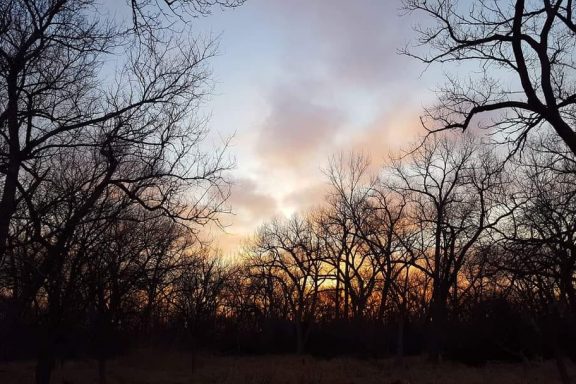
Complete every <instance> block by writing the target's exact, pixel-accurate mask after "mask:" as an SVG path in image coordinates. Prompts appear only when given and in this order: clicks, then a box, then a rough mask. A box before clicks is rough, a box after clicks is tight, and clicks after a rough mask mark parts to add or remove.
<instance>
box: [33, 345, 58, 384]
mask: <svg viewBox="0 0 576 384" xmlns="http://www.w3.org/2000/svg"><path fill="white" fill-rule="evenodd" d="M54 364H55V360H54V354H53V353H52V351H51V348H50V346H49V345H44V346H43V347H42V350H41V351H40V353H39V354H38V360H37V361H36V373H35V379H36V384H50V379H51V377H52V371H53V370H54Z"/></svg>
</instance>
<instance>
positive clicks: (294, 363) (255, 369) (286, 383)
mask: <svg viewBox="0 0 576 384" xmlns="http://www.w3.org/2000/svg"><path fill="white" fill-rule="evenodd" d="M33 372H34V364H33V363H32V362H30V363H22V362H20V363H8V364H0V383H2V384H16V383H32V382H33ZM559 382H560V381H559V380H558V374H557V372H556V369H555V366H554V364H553V363H552V362H543V363H530V364H488V365H486V366H483V367H469V366H465V365H459V364H453V363H442V364H438V365H435V364H430V363H427V362H425V361H423V360H422V359H418V358H411V359H407V360H406V364H405V367H403V368H401V367H398V366H397V365H396V364H394V361H392V360H358V359H350V358H335V359H329V360H327V359H317V358H313V357H298V356H251V357H225V356H208V355H192V354H185V353H175V352H151V351H139V352H137V353H134V354H132V355H130V356H126V357H122V358H118V359H115V360H112V361H110V363H109V365H108V384H132V383H134V384H136V383H139V384H140V383H141V384H160V383H162V384H196V383H197V384H205V383H206V384H211V383H226V384H228V383H229V384H236V383H238V384H276V383H278V384H324V383H326V384H328V383H330V384H353V383H357V384H372V383H378V384H392V383H394V384H408V383H410V384H420V383H422V384H436V383H437V384H451V383H454V384H456V383H499V384H513V383H514V384H516V383H518V384H528V383H531V384H532V383H534V384H535V383H547V384H548V383H550V384H553V383H559ZM53 383H54V384H61V383H62V384H88V383H97V368H96V364H95V363H94V362H92V361H89V360H86V361H73V362H72V361H70V362H66V363H65V364H64V366H63V367H59V368H58V369H57V371H56V372H55V375H54V380H53Z"/></svg>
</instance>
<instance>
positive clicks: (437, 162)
mask: <svg viewBox="0 0 576 384" xmlns="http://www.w3.org/2000/svg"><path fill="white" fill-rule="evenodd" d="M494 159H495V157H494V155H493V154H491V153H482V152H479V148H478V145H477V144H476V143H474V142H473V141H472V140H460V141H455V140H450V139H449V138H447V137H436V138H434V140H431V141H427V142H425V143H424V144H423V145H422V146H420V147H419V148H418V149H417V150H416V151H415V152H413V153H412V155H411V157H410V159H409V161H408V162H407V163H399V162H397V163H396V164H394V165H393V168H392V177H393V178H394V181H393V185H394V187H393V188H394V189H396V190H397V191H398V192H399V193H400V194H401V195H403V196H406V199H407V201H408V203H407V204H408V207H407V208H406V209H407V211H408V215H409V216H410V217H411V219H410V221H411V222H412V223H413V225H415V226H416V227H417V228H418V232H419V235H418V240H417V241H414V242H412V243H411V247H412V248H409V249H408V250H407V251H408V252H409V253H411V255H412V256H411V257H410V258H409V260H410V263H411V267H413V268H414V269H416V270H419V271H420V272H422V273H424V274H425V275H428V277H429V278H430V279H431V283H432V292H431V298H430V303H429V312H428V320H429V322H430V329H429V338H430V340H429V346H428V348H429V352H430V354H431V357H432V358H434V359H437V358H439V357H440V356H441V354H442V352H443V348H444V343H445V340H444V338H445V335H446V328H445V327H446V326H447V321H448V314H449V313H448V309H449V307H448V305H449V299H450V296H451V295H452V296H453V301H454V302H456V301H457V299H456V298H457V295H458V290H459V284H460V281H459V277H460V271H461V270H462V267H463V265H464V263H465V261H466V260H467V258H469V257H470V255H471V254H472V253H473V252H474V248H473V247H474V246H475V245H476V244H478V243H479V242H480V240H482V236H483V235H485V234H486V232H487V231H488V230H489V229H491V228H493V227H494V226H495V225H496V224H498V222H499V221H500V220H502V219H503V218H504V217H506V216H508V215H509V214H510V213H509V212H501V211H500V210H499V209H498V208H499V199H498V197H499V193H498V191H499V190H500V189H501V188H502V187H503V186H504V185H505V182H504V181H503V179H502V177H501V176H502V172H501V167H500V166H499V165H498V164H497V161H495V160H494Z"/></svg>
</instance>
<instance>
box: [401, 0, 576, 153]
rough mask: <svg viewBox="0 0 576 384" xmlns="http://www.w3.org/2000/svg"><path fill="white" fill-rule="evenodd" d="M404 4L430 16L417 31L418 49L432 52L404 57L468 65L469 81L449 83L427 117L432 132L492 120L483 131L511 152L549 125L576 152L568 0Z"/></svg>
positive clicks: (420, 0) (417, 0)
mask: <svg viewBox="0 0 576 384" xmlns="http://www.w3.org/2000/svg"><path fill="white" fill-rule="evenodd" d="M404 6H405V9H406V10H407V11H408V12H416V13H419V14H423V15H424V16H426V17H427V18H428V20H427V21H426V24H425V25H426V26H423V27H418V28H417V32H418V34H419V38H418V43H419V45H420V46H424V47H427V48H429V49H430V50H429V52H428V53H426V52H422V51H420V50H419V49H418V48H416V47H415V48H412V49H407V50H404V52H405V53H407V54H409V55H411V56H413V57H416V58H418V59H420V60H422V61H423V62H425V63H427V64H431V63H453V62H466V63H467V64H468V65H467V66H466V67H465V68H466V69H467V73H468V79H467V81H459V80H458V79H456V77H455V76H451V77H449V78H448V82H447V84H446V86H445V87H443V88H442V89H441V90H440V98H439V100H438V104H437V105H436V106H435V107H432V108H430V109H428V110H427V111H426V114H425V116H424V119H423V121H424V125H425V127H426V128H427V129H428V130H429V131H430V132H437V131H441V130H446V129H460V130H466V129H468V128H469V127H471V126H472V125H474V124H475V122H478V121H479V119H480V118H481V116H480V115H489V116H490V117H491V122H483V123H481V125H483V126H484V127H485V128H491V129H492V130H496V132H498V133H499V135H500V137H499V140H503V141H505V142H508V143H511V144H513V147H512V151H513V152H516V151H517V150H519V149H521V148H522V147H523V145H524V143H525V141H526V139H527V137H528V135H529V134H530V133H531V132H532V131H533V130H535V129H536V128H538V127H543V126H550V127H551V128H552V129H553V130H554V132H555V133H556V134H557V135H558V137H560V138H561V139H562V140H563V142H564V143H565V145H566V146H567V147H568V148H569V149H570V151H572V153H574V154H576V132H575V131H574V124H575V122H576V121H575V120H574V119H575V114H574V113H575V107H576V104H575V103H576V93H575V92H576V88H575V84H574V80H575V78H574V68H575V67H574V64H575V62H574V57H573V54H572V53H573V50H574V47H575V44H576V37H575V32H576V23H575V21H574V15H573V14H574V4H573V2H572V1H571V0H555V1H554V0H544V1H525V0H506V1H501V0H479V1H458V0H405V1H404ZM475 64H477V67H473V68H475V69H477V71H471V70H470V66H471V65H475ZM472 73H474V74H473V75H470V74H472ZM476 73H479V75H476ZM484 121H488V119H486V120H484Z"/></svg>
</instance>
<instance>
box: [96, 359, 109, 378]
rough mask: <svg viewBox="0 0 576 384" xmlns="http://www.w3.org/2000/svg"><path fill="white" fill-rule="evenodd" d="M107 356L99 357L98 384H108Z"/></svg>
mask: <svg viewBox="0 0 576 384" xmlns="http://www.w3.org/2000/svg"><path fill="white" fill-rule="evenodd" d="M106 363H107V361H106V357H104V356H100V357H99V358H98V384H106Z"/></svg>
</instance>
